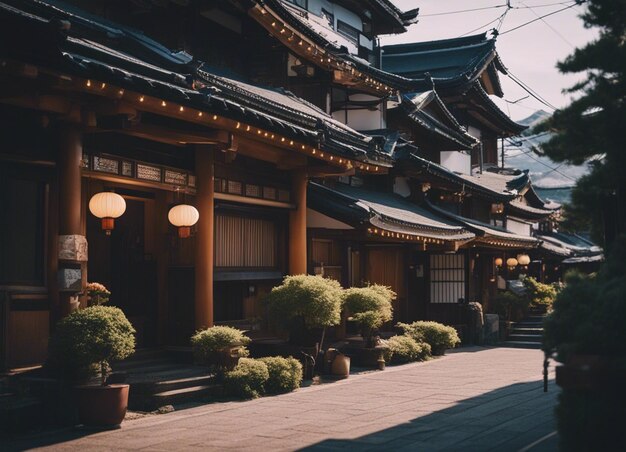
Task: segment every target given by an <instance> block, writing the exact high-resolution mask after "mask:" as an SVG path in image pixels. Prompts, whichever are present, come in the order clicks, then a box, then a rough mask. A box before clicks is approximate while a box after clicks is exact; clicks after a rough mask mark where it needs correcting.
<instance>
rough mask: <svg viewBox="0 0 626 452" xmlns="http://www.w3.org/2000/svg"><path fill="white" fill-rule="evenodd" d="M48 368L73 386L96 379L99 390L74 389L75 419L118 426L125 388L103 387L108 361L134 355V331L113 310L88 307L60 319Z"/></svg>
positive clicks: (107, 371) (117, 385) (89, 388)
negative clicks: (75, 392)
mask: <svg viewBox="0 0 626 452" xmlns="http://www.w3.org/2000/svg"><path fill="white" fill-rule="evenodd" d="M49 348H50V350H49V352H50V353H49V355H50V359H49V364H50V365H51V367H52V368H53V369H56V370H57V371H58V372H59V373H60V375H61V376H62V377H63V378H65V379H67V380H69V381H72V382H74V383H81V382H82V383H84V382H85V381H86V380H88V379H89V378H90V377H94V376H96V375H99V376H100V385H99V386H93V385H92V386H89V385H85V386H78V388H77V389H78V405H79V415H80V418H81V421H82V423H84V424H88V425H118V424H120V423H121V422H122V420H123V419H124V416H125V414H126V408H127V406H128V388H129V386H128V385H126V384H115V385H107V384H106V379H107V375H108V373H109V370H110V367H109V365H110V363H111V362H112V361H117V360H122V359H124V358H127V357H128V356H130V355H131V354H133V352H134V351H135V330H134V328H133V326H132V325H131V324H130V322H129V321H128V319H127V318H126V316H125V315H124V313H123V312H122V311H121V310H120V309H119V308H115V307H110V306H91V307H88V308H86V309H82V310H78V311H74V312H73V313H72V314H70V315H68V316H67V317H65V318H64V319H62V320H61V321H60V322H59V323H58V324H57V327H56V330H55V333H54V335H53V336H52V338H51V339H50V347H49Z"/></svg>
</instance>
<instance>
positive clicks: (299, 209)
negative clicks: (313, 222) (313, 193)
mask: <svg viewBox="0 0 626 452" xmlns="http://www.w3.org/2000/svg"><path fill="white" fill-rule="evenodd" d="M306 186H307V174H306V171H305V170H296V171H294V172H293V173H292V179H291V195H292V201H293V202H294V203H295V204H296V208H295V210H292V211H291V212H289V274H290V275H302V274H306V273H307V256H306Z"/></svg>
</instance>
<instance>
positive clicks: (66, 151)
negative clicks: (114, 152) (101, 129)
mask: <svg viewBox="0 0 626 452" xmlns="http://www.w3.org/2000/svg"><path fill="white" fill-rule="evenodd" d="M59 132H60V133H59V234H60V235H75V234H80V233H81V222H80V209H81V202H80V199H81V188H80V183H81V176H80V163H81V160H82V158H83V141H82V133H81V132H80V131H79V130H78V128H77V127H75V126H72V125H63V126H62V127H61V130H60V131H59Z"/></svg>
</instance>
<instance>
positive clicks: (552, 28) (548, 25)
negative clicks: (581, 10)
mask: <svg viewBox="0 0 626 452" xmlns="http://www.w3.org/2000/svg"><path fill="white" fill-rule="evenodd" d="M520 3H521V4H522V5H524V6H527V5H526V3H524V2H523V1H520ZM527 8H528V9H530V11H532V13H533V14H534V15H535V16H537V17H538V18H539V19H541V21H542V22H543V23H544V24H545V25H546V27H548V28H549V29H550V30H552V31H553V32H554V33H555V34H556V35H557V36H558V37H559V38H561V39H562V40H563V42H565V43H566V44H567V45H569V46H570V47H571V48H572V49H573V48H574V44H572V43H571V42H569V41H568V40H567V39H566V38H565V36H563V35H562V34H561V33H560V32H559V31H558V30H557V29H556V28H554V27H553V26H552V25H550V24H549V23H548V22H547V21H546V20H545V19H544V18H543V17H540V16H539V14H537V12H536V11H535V10H534V9H533V8H531V7H530V6H527Z"/></svg>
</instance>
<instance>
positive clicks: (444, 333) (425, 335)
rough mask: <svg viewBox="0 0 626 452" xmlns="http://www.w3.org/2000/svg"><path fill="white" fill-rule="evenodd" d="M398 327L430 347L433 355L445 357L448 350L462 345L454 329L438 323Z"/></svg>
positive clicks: (400, 325) (422, 322) (421, 323)
mask: <svg viewBox="0 0 626 452" xmlns="http://www.w3.org/2000/svg"><path fill="white" fill-rule="evenodd" d="M397 326H398V327H399V328H401V329H402V330H403V331H404V333H405V334H406V335H407V336H410V337H412V338H413V339H415V341H417V342H426V343H427V344H428V345H430V347H431V349H432V354H433V355H443V354H444V352H445V351H446V349H448V348H454V347H456V346H457V345H459V344H460V343H461V339H459V335H458V334H457V332H456V330H455V329H454V328H452V327H451V326H447V325H443V324H441V323H438V322H429V321H417V322H413V323H398V325H397Z"/></svg>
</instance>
